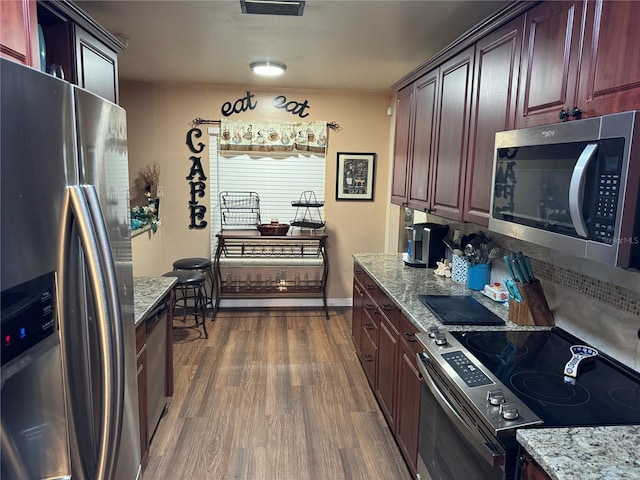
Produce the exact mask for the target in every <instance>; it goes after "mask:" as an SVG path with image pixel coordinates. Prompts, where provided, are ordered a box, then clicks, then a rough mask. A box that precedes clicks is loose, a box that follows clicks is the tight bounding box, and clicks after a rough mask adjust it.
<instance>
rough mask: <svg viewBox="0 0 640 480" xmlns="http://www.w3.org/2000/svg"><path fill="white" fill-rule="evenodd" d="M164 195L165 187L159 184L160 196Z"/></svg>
mask: <svg viewBox="0 0 640 480" xmlns="http://www.w3.org/2000/svg"><path fill="white" fill-rule="evenodd" d="M162 197H164V187H161V186H160V185H158V198H162Z"/></svg>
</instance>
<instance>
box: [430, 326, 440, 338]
mask: <svg viewBox="0 0 640 480" xmlns="http://www.w3.org/2000/svg"><path fill="white" fill-rule="evenodd" d="M427 333H428V334H429V336H430V337H431V338H435V336H436V335H437V334H438V333H440V329H439V328H438V327H429V329H428V330H427Z"/></svg>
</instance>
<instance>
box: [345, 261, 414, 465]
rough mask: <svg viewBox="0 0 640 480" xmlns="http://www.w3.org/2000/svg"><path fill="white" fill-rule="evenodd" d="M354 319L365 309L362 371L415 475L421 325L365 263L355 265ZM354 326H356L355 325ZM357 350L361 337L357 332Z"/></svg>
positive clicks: (362, 337)
mask: <svg viewBox="0 0 640 480" xmlns="http://www.w3.org/2000/svg"><path fill="white" fill-rule="evenodd" d="M360 294H362V298H363V299H362V300H360V299H359V298H358V297H356V296H354V300H353V305H354V318H357V315H358V313H356V312H355V310H360V312H361V313H360V314H361V323H362V330H361V333H360V338H359V341H360V344H361V353H360V354H359V358H360V363H361V364H362V369H363V370H364V372H365V375H366V377H367V380H368V381H369V384H370V385H371V389H372V390H373V392H374V394H375V396H376V399H377V400H378V404H379V405H380V409H381V410H382V413H383V415H384V417H385V419H386V420H387V423H388V424H389V428H390V429H391V431H392V432H393V433H394V435H395V437H396V441H397V442H398V445H399V447H400V450H401V452H402V454H403V456H404V458H405V460H406V462H407V465H408V466H409V467H410V469H411V470H412V472H413V473H414V474H415V473H416V465H417V458H418V428H419V421H420V395H421V392H422V386H421V377H420V373H419V371H418V367H417V364H416V354H417V353H419V352H421V351H422V349H421V347H420V344H419V343H418V342H417V340H416V338H415V334H416V333H417V332H418V329H417V328H416V327H415V326H414V325H413V324H412V323H411V322H410V321H409V319H407V318H406V317H405V316H404V315H403V314H402V312H401V311H400V310H399V309H398V307H397V305H396V304H395V303H394V302H393V301H392V300H391V299H389V297H387V295H386V294H385V293H384V292H383V291H382V290H381V289H380V287H379V286H378V285H377V284H376V283H375V282H374V281H373V280H372V279H371V277H369V275H367V274H366V273H365V272H364V270H363V269H362V267H360V266H359V265H358V264H357V263H355V264H354V295H360ZM352 328H353V326H352ZM352 339H353V341H354V345H355V347H356V352H357V351H358V344H357V343H356V342H358V337H357V334H354V333H353V331H352Z"/></svg>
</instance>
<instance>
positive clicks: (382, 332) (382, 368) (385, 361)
mask: <svg viewBox="0 0 640 480" xmlns="http://www.w3.org/2000/svg"><path fill="white" fill-rule="evenodd" d="M379 293H380V295H379V298H378V318H379V324H378V330H379V331H378V370H377V373H376V387H375V394H376V397H377V398H378V403H379V404H380V408H381V409H382V413H383V414H384V416H385V418H386V419H387V423H388V424H389V427H390V428H391V430H394V429H395V423H396V422H395V419H396V383H397V380H396V377H397V372H396V368H397V365H398V344H399V336H400V334H399V333H398V329H397V327H396V324H397V321H398V320H397V316H398V314H399V311H398V308H397V307H396V306H395V305H394V304H393V303H392V302H390V301H389V300H388V299H387V298H386V296H385V295H384V294H383V293H382V292H379Z"/></svg>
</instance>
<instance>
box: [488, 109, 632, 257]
mask: <svg viewBox="0 0 640 480" xmlns="http://www.w3.org/2000/svg"><path fill="white" fill-rule="evenodd" d="M492 182H493V183H492V185H493V195H492V199H491V215H490V217H489V230H491V231H494V232H497V233H501V234H503V235H507V236H510V237H515V238H519V239H521V240H525V241H528V242H532V243H535V244H538V245H543V246H545V247H549V248H552V249H555V250H559V251H562V252H564V253H568V254H571V255H575V256H578V257H582V258H588V259H590V260H594V261H597V262H601V263H606V264H609V265H616V266H619V267H625V268H627V267H640V259H639V257H640V205H639V203H640V202H639V196H638V191H639V183H640V111H631V112H624V113H617V114H613V115H606V116H602V117H596V118H589V119H585V120H575V121H571V122H566V123H559V124H554V125H545V126H542V127H533V128H526V129H522V130H512V131H507V132H499V133H496V140H495V157H494V161H493V181H492Z"/></svg>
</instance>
